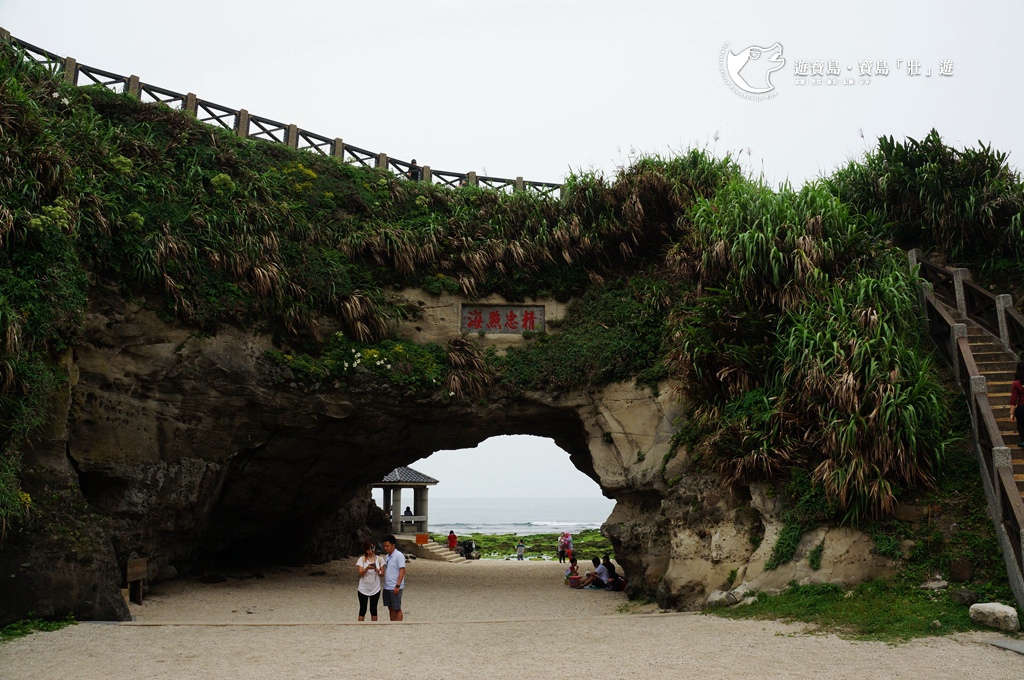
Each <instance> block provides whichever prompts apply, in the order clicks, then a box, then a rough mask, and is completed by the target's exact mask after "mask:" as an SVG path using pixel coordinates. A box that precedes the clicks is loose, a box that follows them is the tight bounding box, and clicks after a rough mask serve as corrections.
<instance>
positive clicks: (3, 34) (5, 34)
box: [0, 28, 11, 42]
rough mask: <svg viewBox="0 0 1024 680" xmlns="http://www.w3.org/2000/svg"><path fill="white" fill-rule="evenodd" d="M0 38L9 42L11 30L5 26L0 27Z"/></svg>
mask: <svg viewBox="0 0 1024 680" xmlns="http://www.w3.org/2000/svg"><path fill="white" fill-rule="evenodd" d="M0 40H2V41H4V42H11V32H10V31H8V30H7V29H6V28H0Z"/></svg>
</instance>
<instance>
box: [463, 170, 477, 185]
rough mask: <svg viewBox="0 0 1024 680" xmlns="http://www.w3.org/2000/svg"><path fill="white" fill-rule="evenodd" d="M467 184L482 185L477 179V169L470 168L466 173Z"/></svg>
mask: <svg viewBox="0 0 1024 680" xmlns="http://www.w3.org/2000/svg"><path fill="white" fill-rule="evenodd" d="M466 184H468V185H469V186H471V187H476V186H480V183H479V182H478V181H477V179H476V171H474V170H470V171H469V172H467V173H466Z"/></svg>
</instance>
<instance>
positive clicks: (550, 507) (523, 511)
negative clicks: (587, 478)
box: [428, 497, 615, 536]
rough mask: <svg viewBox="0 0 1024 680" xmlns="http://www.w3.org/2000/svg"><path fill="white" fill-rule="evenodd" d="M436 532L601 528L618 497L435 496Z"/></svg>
mask: <svg viewBox="0 0 1024 680" xmlns="http://www.w3.org/2000/svg"><path fill="white" fill-rule="evenodd" d="M429 503H430V507H429V510H428V511H429V523H430V524H429V526H430V531H431V532H432V533H448V532H449V531H454V532H455V533H456V534H457V535H459V536H461V535H463V534H471V533H479V534H518V535H520V536H523V535H527V534H549V533H560V532H562V531H568V532H571V533H577V532H579V531H582V530H583V529H599V528H600V527H601V524H603V523H604V521H605V520H606V519H608V515H610V514H611V512H612V508H614V507H615V501H613V500H611V499H608V498H603V497H598V498H433V497H431V498H430V499H429Z"/></svg>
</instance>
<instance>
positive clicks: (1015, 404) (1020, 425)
mask: <svg viewBox="0 0 1024 680" xmlns="http://www.w3.org/2000/svg"><path fill="white" fill-rule="evenodd" d="M1010 422H1011V423H1015V424H1016V425H1017V435H1018V436H1020V441H1019V442H1017V446H1021V447H1024V361H1019V362H1017V370H1016V371H1014V374H1013V384H1011V385H1010Z"/></svg>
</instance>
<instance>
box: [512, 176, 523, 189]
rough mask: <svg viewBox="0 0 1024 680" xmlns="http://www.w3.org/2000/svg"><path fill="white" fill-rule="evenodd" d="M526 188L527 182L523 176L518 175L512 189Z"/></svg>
mask: <svg viewBox="0 0 1024 680" xmlns="http://www.w3.org/2000/svg"><path fill="white" fill-rule="evenodd" d="M525 189H526V183H525V182H524V181H523V178H522V177H516V183H515V185H513V187H512V191H524V190H525Z"/></svg>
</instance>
